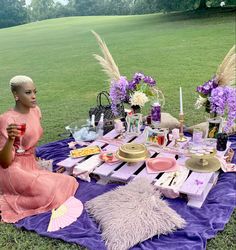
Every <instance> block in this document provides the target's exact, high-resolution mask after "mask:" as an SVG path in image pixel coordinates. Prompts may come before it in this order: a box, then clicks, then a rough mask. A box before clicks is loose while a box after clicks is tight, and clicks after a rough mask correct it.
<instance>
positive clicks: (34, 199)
mask: <svg viewBox="0 0 236 250" xmlns="http://www.w3.org/2000/svg"><path fill="white" fill-rule="evenodd" d="M16 116H17V119H19V118H20V119H21V118H22V120H24V121H25V122H26V131H25V134H24V136H23V140H22V145H23V148H24V149H25V150H26V152H25V153H24V154H18V153H16V152H15V148H17V144H19V141H17V140H15V143H14V150H13V151H12V154H13V157H14V160H13V162H12V164H11V165H10V166H9V167H8V168H7V169H4V168H2V167H1V165H0V191H1V193H0V211H1V216H2V220H3V221H4V222H10V223H14V222H17V221H18V220H20V219H22V218H25V217H27V216H30V215H35V214H39V213H42V212H46V211H50V210H52V209H53V208H57V207H59V206H60V205H61V204H62V203H63V202H65V201H66V200H67V199H68V198H69V197H70V196H73V195H74V194H75V192H76V190H77V188H78V182H77V181H76V179H75V178H73V177H71V176H66V175H63V174H57V173H52V172H49V171H47V170H42V169H39V168H38V165H37V161H36V159H35V154H34V151H35V146H36V144H37V142H38V140H39V138H40V137H41V135H42V132H43V130H42V127H41V125H40V118H41V112H40V109H39V108H38V107H36V108H32V109H30V112H29V113H28V114H20V113H18V112H16V111H14V110H13V109H11V110H9V111H7V112H5V113H4V114H2V115H0V150H1V149H2V148H3V146H4V144H5V142H6V140H7V131H6V127H7V126H8V124H9V121H10V120H11V119H12V117H16Z"/></svg>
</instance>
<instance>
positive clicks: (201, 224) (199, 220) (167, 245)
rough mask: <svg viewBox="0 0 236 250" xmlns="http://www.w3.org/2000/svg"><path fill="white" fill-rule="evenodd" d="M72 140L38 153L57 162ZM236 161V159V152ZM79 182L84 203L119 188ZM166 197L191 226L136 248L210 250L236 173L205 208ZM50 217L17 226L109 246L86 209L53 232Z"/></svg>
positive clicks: (232, 195) (227, 210)
mask: <svg viewBox="0 0 236 250" xmlns="http://www.w3.org/2000/svg"><path fill="white" fill-rule="evenodd" d="M230 140H231V141H232V147H233V148H234V150H236V135H235V136H231V137H230ZM70 141H72V139H70V138H69V139H65V140H61V141H56V142H52V143H49V144H46V145H43V146H41V147H39V148H38V149H37V156H39V157H41V158H44V159H53V160H54V164H56V163H57V162H59V161H61V160H63V159H64V158H66V156H67V155H68V154H69V149H68V145H67V143H68V142H70ZM234 162H236V154H235V156H234ZM79 183H80V186H79V188H78V190H77V192H76V195H75V196H76V197H77V198H78V199H80V200H81V201H82V202H83V203H84V202H85V201H88V200H90V199H92V198H93V197H95V196H98V195H100V194H103V193H104V192H107V191H109V190H111V189H112V188H114V187H116V185H115V184H109V185H105V186H103V185H99V184H96V183H95V182H91V183H87V182H83V181H79ZM62 192H63V190H62ZM166 200H167V201H168V202H169V205H170V206H171V207H172V208H173V209H175V210H176V212H177V213H179V214H180V215H181V216H182V217H183V218H184V219H185V220H186V221H187V226H186V227H185V228H184V229H183V230H178V231H176V232H174V233H172V234H169V235H162V236H160V237H159V238H158V237H153V238H152V239H149V240H146V241H144V242H143V243H141V244H138V245H136V246H134V247H133V248H132V250H141V249H142V250H150V249H161V250H162V249H163V250H165V249H166V250H170V249H175V250H177V249H181V250H183V249H189V250H190V249H191V250H194V249H197V250H199V249H206V243H207V239H210V238H212V237H214V236H215V235H216V233H217V232H218V231H220V230H223V229H224V226H225V224H226V223H227V222H228V221H229V219H230V216H231V214H232V212H233V210H234V208H235V207H236V174H235V173H223V172H222V173H221V174H220V176H219V180H218V182H217V185H216V186H215V187H214V188H213V189H212V190H211V191H210V193H209V195H208V197H207V200H206V201H205V203H204V205H203V206H202V208H201V209H197V208H191V207H188V206H187V205H186V201H185V200H184V199H180V198H178V199H174V200H171V199H166ZM50 216H51V212H47V213H43V214H39V215H35V216H31V217H27V218H25V219H23V220H21V221H19V222H18V223H16V224H15V225H16V226H17V227H19V228H25V229H26V230H33V231H35V232H37V233H38V234H39V235H43V236H47V237H51V238H57V239H61V240H64V241H67V242H73V243H77V244H79V245H82V246H85V247H87V248H88V249H90V250H97V249H99V250H105V249H106V247H105V244H104V242H103V240H102V238H101V235H100V233H101V232H100V229H99V228H98V226H97V224H96V223H95V222H94V221H93V219H92V218H90V217H89V216H88V214H87V212H86V211H85V210H84V211H83V213H82V215H81V216H80V217H79V219H78V220H77V221H76V222H74V223H73V224H71V225H70V226H68V227H66V228H64V229H61V230H59V231H56V232H52V233H48V232H47V226H48V223H49V219H50ZM114 233H115V232H114Z"/></svg>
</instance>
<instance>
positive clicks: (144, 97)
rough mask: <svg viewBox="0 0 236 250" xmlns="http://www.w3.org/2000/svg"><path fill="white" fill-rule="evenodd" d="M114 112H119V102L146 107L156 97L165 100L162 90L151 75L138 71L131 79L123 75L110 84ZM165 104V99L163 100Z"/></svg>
mask: <svg viewBox="0 0 236 250" xmlns="http://www.w3.org/2000/svg"><path fill="white" fill-rule="evenodd" d="M110 97H111V100H112V110H113V113H114V114H116V113H117V110H116V109H117V108H116V107H117V104H119V103H120V102H125V103H129V104H130V105H131V107H132V106H133V107H140V108H142V107H144V106H145V104H146V103H147V102H149V101H150V100H152V99H153V98H155V99H161V100H164V96H163V94H162V92H161V91H160V90H158V89H157V88H156V81H155V80H154V79H153V78H152V77H151V76H146V75H144V74H143V73H140V72H137V73H135V74H134V75H133V78H132V79H131V81H128V80H127V79H126V77H124V76H121V77H120V79H119V80H112V81H111V86H110ZM162 104H163V101H162Z"/></svg>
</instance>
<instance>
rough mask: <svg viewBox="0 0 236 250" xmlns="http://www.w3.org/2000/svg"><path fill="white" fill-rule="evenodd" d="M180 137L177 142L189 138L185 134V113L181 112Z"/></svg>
mask: <svg viewBox="0 0 236 250" xmlns="http://www.w3.org/2000/svg"><path fill="white" fill-rule="evenodd" d="M179 122H180V127H179V138H178V139H177V142H186V141H187V138H186V137H185V136H184V114H183V113H182V114H181V113H180V114H179Z"/></svg>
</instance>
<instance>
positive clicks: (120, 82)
mask: <svg viewBox="0 0 236 250" xmlns="http://www.w3.org/2000/svg"><path fill="white" fill-rule="evenodd" d="M92 33H93V34H94V35H95V37H96V39H97V42H98V44H99V46H100V48H101V51H102V53H103V57H102V56H100V55H97V54H95V55H94V56H95V58H96V59H97V60H98V61H99V63H100V64H101V66H102V68H103V71H105V73H106V74H107V75H108V77H109V81H110V83H111V84H110V98H111V102H112V111H113V113H114V115H117V114H118V113H117V105H118V104H120V103H121V102H124V103H129V104H130V105H131V107H132V106H139V107H140V108H141V107H144V105H145V104H146V103H147V102H149V101H151V100H152V99H156V100H159V102H160V104H162V106H163V105H164V102H165V99H164V95H163V93H162V92H161V91H160V90H159V89H158V88H157V87H156V81H155V80H154V79H153V78H152V77H151V76H146V75H144V74H143V73H140V72H137V73H135V74H134V75H133V78H132V79H131V80H130V81H128V80H127V78H126V77H125V76H121V75H120V72H119V69H118V67H117V65H116V64H115V62H114V59H113V58H112V56H111V53H110V52H109V50H108V48H107V46H106V44H105V42H104V41H102V39H101V38H100V36H99V35H98V34H97V33H96V32H94V31H92Z"/></svg>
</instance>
